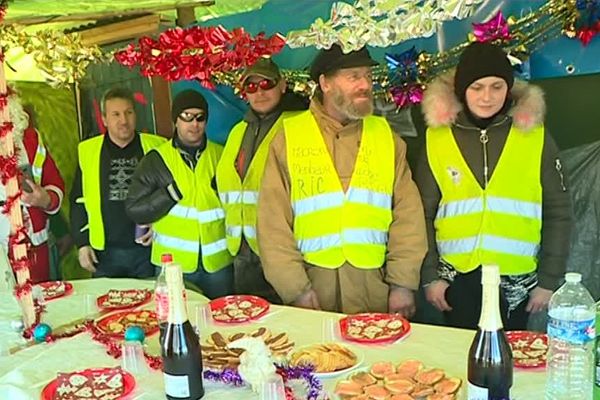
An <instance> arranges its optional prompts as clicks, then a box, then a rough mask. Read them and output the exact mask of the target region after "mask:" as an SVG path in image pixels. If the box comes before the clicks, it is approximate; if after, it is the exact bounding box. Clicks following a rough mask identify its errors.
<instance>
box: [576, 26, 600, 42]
mask: <svg viewBox="0 0 600 400" xmlns="http://www.w3.org/2000/svg"><path fill="white" fill-rule="evenodd" d="M599 33H600V21H597V22H596V23H595V24H594V25H592V26H586V27H584V28H581V29H579V30H578V31H577V38H578V39H579V40H580V41H581V43H583V45H584V46H587V45H588V44H590V42H591V41H592V39H593V38H594V36H596V35H597V34H599Z"/></svg>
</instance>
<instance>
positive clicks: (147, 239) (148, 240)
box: [135, 225, 154, 247]
mask: <svg viewBox="0 0 600 400" xmlns="http://www.w3.org/2000/svg"><path fill="white" fill-rule="evenodd" d="M140 227H141V228H148V232H146V233H144V234H143V235H142V236H140V237H138V238H137V239H135V242H136V243H137V244H141V245H142V246H145V247H148V246H150V245H151V244H152V236H153V235H154V231H152V226H150V225H140Z"/></svg>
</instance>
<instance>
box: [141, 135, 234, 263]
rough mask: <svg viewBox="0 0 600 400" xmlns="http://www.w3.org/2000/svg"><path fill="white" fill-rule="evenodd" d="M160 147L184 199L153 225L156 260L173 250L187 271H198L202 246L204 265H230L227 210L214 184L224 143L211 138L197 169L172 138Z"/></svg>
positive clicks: (175, 256) (161, 154) (160, 152)
mask: <svg viewBox="0 0 600 400" xmlns="http://www.w3.org/2000/svg"><path fill="white" fill-rule="evenodd" d="M156 151H157V152H158V154H160V156H161V157H162V159H163V161H164V162H165V165H166V166H167V168H168V169H169V171H171V174H172V175H173V178H174V179H175V183H176V184H177V188H178V189H179V191H180V192H181V195H182V199H181V200H180V201H179V202H178V203H177V204H176V205H175V206H173V208H171V210H170V211H169V213H168V214H167V215H165V216H164V217H162V218H161V219H159V220H158V221H157V222H155V223H154V224H153V225H152V229H153V230H154V240H153V243H152V263H153V264H155V265H160V256H161V255H162V254H164V253H171V254H173V259H174V260H175V261H176V262H177V263H179V264H180V265H181V269H182V270H183V272H186V273H189V272H194V271H195V270H196V269H197V268H198V253H199V252H200V250H201V252H202V266H203V267H204V269H205V270H206V271H208V272H216V271H218V270H220V269H222V268H224V267H226V266H228V265H230V264H231V261H232V257H231V255H230V254H229V251H227V241H226V239H225V212H224V211H223V208H222V207H221V202H220V201H219V197H218V196H217V194H216V193H215V191H214V190H213V189H212V188H211V181H212V179H213V177H214V176H215V171H216V167H217V163H218V162H219V158H220V157H221V153H222V152H223V147H222V146H220V145H218V144H216V143H213V142H211V141H208V142H207V145H206V149H205V150H204V151H203V152H202V155H201V156H200V159H199V160H198V163H197V164H196V168H195V169H194V170H192V169H191V168H190V167H189V166H188V165H187V164H186V163H185V162H184V161H183V160H182V158H181V154H180V153H179V151H178V150H177V149H176V148H174V147H173V144H172V142H171V141H169V142H167V143H165V144H163V145H162V146H160V147H158V148H157V149H156Z"/></svg>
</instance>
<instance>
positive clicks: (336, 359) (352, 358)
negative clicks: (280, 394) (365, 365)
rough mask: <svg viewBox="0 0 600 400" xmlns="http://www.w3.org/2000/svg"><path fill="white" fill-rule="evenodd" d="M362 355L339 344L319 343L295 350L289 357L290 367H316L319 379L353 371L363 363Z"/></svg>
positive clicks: (315, 372) (315, 371)
mask: <svg viewBox="0 0 600 400" xmlns="http://www.w3.org/2000/svg"><path fill="white" fill-rule="evenodd" d="M363 358H364V357H363V355H362V353H360V352H358V351H357V350H356V349H351V348H349V347H348V346H345V345H343V344H338V343H317V344H312V345H309V346H303V347H301V348H299V349H297V350H295V351H294V352H293V353H292V354H290V357H289V363H290V365H292V366H294V367H298V366H301V365H312V366H314V368H315V370H314V375H315V376H316V377H318V378H322V379H323V378H332V377H335V376H338V375H340V374H344V373H346V372H349V371H351V370H352V369H354V368H356V367H358V366H359V365H360V364H361V363H362V361H363Z"/></svg>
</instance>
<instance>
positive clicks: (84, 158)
mask: <svg viewBox="0 0 600 400" xmlns="http://www.w3.org/2000/svg"><path fill="white" fill-rule="evenodd" d="M139 135H140V141H141V143H142V151H143V152H144V154H146V153H148V152H149V151H150V150H152V149H154V148H156V147H158V146H160V145H161V144H162V143H165V141H166V139H165V138H163V137H161V136H157V135H152V134H147V133H140V134H139ZM103 142H104V135H98V136H95V137H93V138H91V139H87V140H84V141H83V142H81V143H79V146H78V147H77V152H78V156H79V167H80V169H81V189H82V194H83V195H82V197H80V198H79V199H76V202H77V203H79V204H83V205H84V206H85V211H86V213H87V218H88V224H87V225H86V226H83V227H80V230H81V232H83V231H85V230H86V229H89V239H90V245H91V246H92V248H94V249H96V250H104V246H105V241H104V221H103V219H102V206H101V199H102V190H101V188H100V163H101V161H100V157H101V152H102V143H103Z"/></svg>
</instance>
